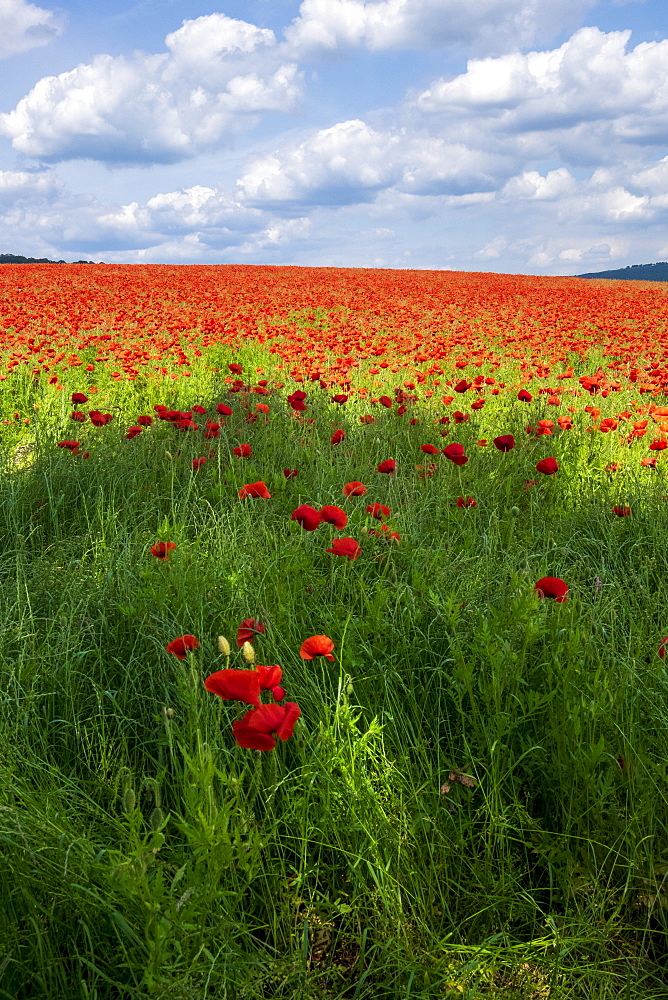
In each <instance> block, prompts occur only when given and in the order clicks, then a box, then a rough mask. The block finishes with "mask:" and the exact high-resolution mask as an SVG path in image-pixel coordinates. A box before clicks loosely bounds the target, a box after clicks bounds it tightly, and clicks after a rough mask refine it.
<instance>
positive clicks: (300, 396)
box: [288, 389, 306, 413]
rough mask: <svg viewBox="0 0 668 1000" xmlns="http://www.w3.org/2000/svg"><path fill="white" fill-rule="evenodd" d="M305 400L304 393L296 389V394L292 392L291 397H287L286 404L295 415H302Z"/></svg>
mask: <svg viewBox="0 0 668 1000" xmlns="http://www.w3.org/2000/svg"><path fill="white" fill-rule="evenodd" d="M305 399H306V393H305V392H302V391H301V389H298V390H297V392H293V393H292V395H291V396H288V403H289V404H290V406H291V407H292V409H293V410H295V411H296V412H297V413H303V412H304V410H305V409H306V404H305V403H304V400H305Z"/></svg>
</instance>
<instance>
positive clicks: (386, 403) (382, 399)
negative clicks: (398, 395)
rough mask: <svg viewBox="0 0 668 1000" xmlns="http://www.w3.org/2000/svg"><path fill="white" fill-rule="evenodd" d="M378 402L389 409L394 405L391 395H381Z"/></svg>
mask: <svg viewBox="0 0 668 1000" xmlns="http://www.w3.org/2000/svg"><path fill="white" fill-rule="evenodd" d="M378 402H379V403H380V404H381V405H382V406H386V407H387V408H388V409H389V408H390V407H391V406H392V400H391V399H390V397H389V396H381V397H380V399H379V400H378Z"/></svg>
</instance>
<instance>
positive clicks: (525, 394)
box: [517, 389, 533, 403]
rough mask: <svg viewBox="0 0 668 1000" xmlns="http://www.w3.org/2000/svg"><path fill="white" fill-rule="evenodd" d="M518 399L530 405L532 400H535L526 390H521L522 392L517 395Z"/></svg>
mask: <svg viewBox="0 0 668 1000" xmlns="http://www.w3.org/2000/svg"><path fill="white" fill-rule="evenodd" d="M517 398H518V399H519V400H520V402H522V403H530V402H531V400H532V399H533V396H532V395H531V393H530V392H527V391H526V389H520V391H519V392H518V393H517Z"/></svg>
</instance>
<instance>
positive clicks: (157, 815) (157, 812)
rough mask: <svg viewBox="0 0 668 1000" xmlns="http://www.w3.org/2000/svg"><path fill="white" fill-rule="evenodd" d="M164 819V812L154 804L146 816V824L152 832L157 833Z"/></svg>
mask: <svg viewBox="0 0 668 1000" xmlns="http://www.w3.org/2000/svg"><path fill="white" fill-rule="evenodd" d="M164 821H165V814H164V812H163V811H162V809H161V808H160V806H156V807H155V809H154V810H153V812H152V813H151V815H150V816H149V818H148V825H149V826H150V827H151V829H152V830H153V832H154V833H157V832H158V830H159V829H160V827H161V826H162V824H163V823H164Z"/></svg>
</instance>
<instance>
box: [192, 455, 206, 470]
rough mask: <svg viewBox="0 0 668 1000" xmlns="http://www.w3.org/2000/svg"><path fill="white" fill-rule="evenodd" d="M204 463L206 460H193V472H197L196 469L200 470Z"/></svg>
mask: <svg viewBox="0 0 668 1000" xmlns="http://www.w3.org/2000/svg"><path fill="white" fill-rule="evenodd" d="M205 462H206V458H193V471H194V472H197V470H198V469H201V468H202V466H203V465H204V463H205Z"/></svg>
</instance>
